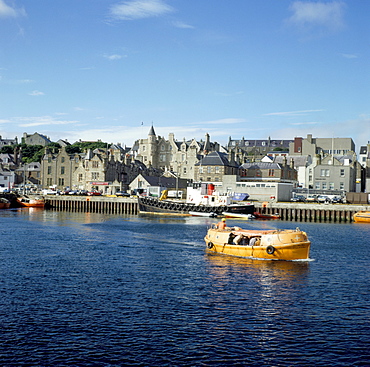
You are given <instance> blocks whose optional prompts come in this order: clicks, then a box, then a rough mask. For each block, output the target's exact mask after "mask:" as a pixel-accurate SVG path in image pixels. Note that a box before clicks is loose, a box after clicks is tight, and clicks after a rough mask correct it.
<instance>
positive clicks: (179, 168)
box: [134, 126, 220, 180]
mask: <svg viewBox="0 0 370 367" xmlns="http://www.w3.org/2000/svg"><path fill="white" fill-rule="evenodd" d="M134 147H135V149H134V154H135V157H136V159H138V160H140V161H142V162H143V163H144V164H145V165H147V166H152V167H153V168H154V169H159V170H162V171H163V172H164V171H171V172H174V173H175V174H176V175H178V176H179V177H181V178H183V179H187V180H194V179H195V172H194V166H195V164H196V163H197V162H199V160H200V159H201V158H202V157H203V156H204V155H206V154H207V153H209V152H212V151H218V150H220V145H219V144H218V143H213V142H211V141H210V137H209V135H208V134H206V136H205V141H202V140H201V141H196V140H195V139H192V140H188V141H186V140H185V139H184V140H183V141H177V140H175V136H174V134H173V133H170V134H169V137H168V139H165V138H164V137H161V136H157V135H156V133H155V131H154V127H153V126H152V127H151V128H150V130H149V133H148V137H147V139H140V140H138V141H136V142H135V144H134Z"/></svg>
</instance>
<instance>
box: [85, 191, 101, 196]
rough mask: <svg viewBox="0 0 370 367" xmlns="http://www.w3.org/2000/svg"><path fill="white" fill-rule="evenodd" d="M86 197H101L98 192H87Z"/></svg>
mask: <svg viewBox="0 0 370 367" xmlns="http://www.w3.org/2000/svg"><path fill="white" fill-rule="evenodd" d="M87 195H88V196H101V192H99V191H89V192H88V193H87Z"/></svg>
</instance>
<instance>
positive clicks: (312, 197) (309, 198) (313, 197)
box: [306, 195, 317, 203]
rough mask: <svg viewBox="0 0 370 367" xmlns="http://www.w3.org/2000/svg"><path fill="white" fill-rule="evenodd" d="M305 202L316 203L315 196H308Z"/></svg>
mask: <svg viewBox="0 0 370 367" xmlns="http://www.w3.org/2000/svg"><path fill="white" fill-rule="evenodd" d="M306 201H307V202H309V203H316V202H317V196H316V195H308V196H307V198H306Z"/></svg>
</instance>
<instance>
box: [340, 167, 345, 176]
mask: <svg viewBox="0 0 370 367" xmlns="http://www.w3.org/2000/svg"><path fill="white" fill-rule="evenodd" d="M340 177H345V173H344V169H341V170H340Z"/></svg>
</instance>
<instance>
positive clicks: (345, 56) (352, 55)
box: [342, 54, 358, 59]
mask: <svg viewBox="0 0 370 367" xmlns="http://www.w3.org/2000/svg"><path fill="white" fill-rule="evenodd" d="M342 56H343V57H344V58H345V59H357V58H358V56H357V55H354V54H342Z"/></svg>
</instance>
